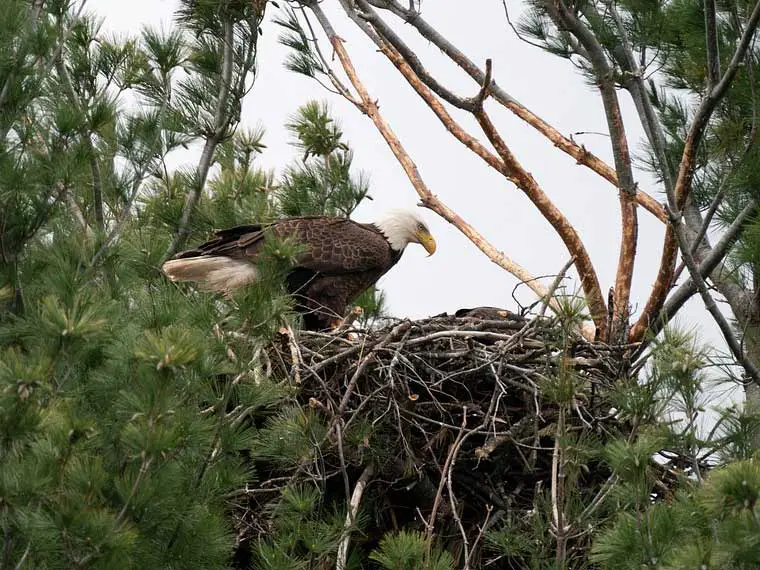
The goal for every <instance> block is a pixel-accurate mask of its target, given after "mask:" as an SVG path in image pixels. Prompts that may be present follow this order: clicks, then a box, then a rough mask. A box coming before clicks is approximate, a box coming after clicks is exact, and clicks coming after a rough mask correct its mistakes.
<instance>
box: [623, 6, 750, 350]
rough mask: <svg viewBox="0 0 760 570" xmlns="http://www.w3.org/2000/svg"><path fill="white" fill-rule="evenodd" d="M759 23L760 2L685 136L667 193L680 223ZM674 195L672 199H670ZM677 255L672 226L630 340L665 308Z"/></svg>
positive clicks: (642, 333)
mask: <svg viewBox="0 0 760 570" xmlns="http://www.w3.org/2000/svg"><path fill="white" fill-rule="evenodd" d="M758 21H760V0H758V2H757V4H755V7H754V10H753V11H752V15H751V16H750V18H749V21H748V22H747V27H746V28H745V29H744V33H743V34H742V37H741V39H740V41H739V44H738V46H737V48H736V51H735V52H734V55H733V57H732V58H731V62H730V63H729V65H728V67H727V68H726V71H725V73H724V74H723V77H722V78H721V80H720V82H719V83H718V84H717V85H716V86H715V87H714V88H713V89H712V90H711V91H709V92H708V93H707V95H706V96H705V97H704V98H703V99H702V102H701V103H700V105H699V108H698V109H697V113H696V115H695V117H694V120H693V121H692V124H691V127H690V128H689V132H688V134H687V136H686V140H685V144H684V150H683V154H682V157H681V163H680V165H679V168H678V177H677V178H676V183H675V187H674V189H673V190H672V191H669V192H668V202H669V203H671V202H672V204H671V206H670V207H671V210H672V212H671V213H672V215H673V216H675V217H676V218H678V219H680V218H681V216H682V211H681V210H682V209H683V207H684V204H685V202H686V199H687V197H688V194H689V192H690V190H691V183H692V180H693V178H694V168H695V165H694V160H695V158H696V153H697V150H698V148H699V145H700V143H701V142H702V136H703V134H704V130H705V128H706V127H707V123H708V121H709V120H710V117H711V116H712V113H713V111H714V110H715V107H716V106H717V104H718V103H719V102H720V100H721V99H722V98H723V97H724V96H725V94H726V92H727V91H728V88H729V87H730V85H731V82H732V81H733V79H734V77H735V76H736V72H737V71H738V69H739V65H740V64H741V62H742V61H743V59H744V56H745V54H746V52H747V49H748V48H749V45H750V43H751V40H752V38H753V37H754V34H755V32H756V30H757V25H758ZM671 195H672V196H671ZM671 197H672V200H671ZM677 253H678V240H677V237H676V235H675V231H674V225H673V224H672V223H671V224H670V225H669V226H668V228H667V229H666V230H665V240H664V243H663V250H662V257H661V260H660V269H659V271H658V273H657V280H656V281H655V284H654V286H653V288H652V293H651V294H650V296H649V299H648V300H647V304H646V306H645V308H644V311H643V313H642V315H641V317H640V318H639V320H638V322H637V323H636V324H635V326H634V327H633V329H632V330H631V335H630V340H631V341H632V342H636V341H638V340H641V338H643V336H644V334H645V332H646V330H647V328H648V327H649V325H650V323H651V322H653V321H654V320H655V319H656V318H657V316H658V314H659V312H660V310H661V309H662V307H663V304H664V302H665V298H666V297H667V294H668V291H669V290H670V287H671V284H672V280H673V274H674V272H675V263H676V255H677Z"/></svg>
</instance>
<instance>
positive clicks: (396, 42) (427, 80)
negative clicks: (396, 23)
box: [349, 1, 667, 223]
mask: <svg viewBox="0 0 760 570" xmlns="http://www.w3.org/2000/svg"><path fill="white" fill-rule="evenodd" d="M365 4H366V2H365ZM377 4H378V3H375V5H377ZM380 7H382V8H385V9H388V10H390V11H391V12H392V13H394V14H395V15H397V16H398V17H400V18H402V19H403V20H404V21H405V22H406V23H408V24H411V25H412V26H413V27H414V28H415V29H416V30H417V31H418V32H419V33H420V35H422V37H424V38H425V39H427V40H428V41H430V42H431V43H433V45H435V46H436V47H438V48H439V49H440V50H441V51H442V52H443V53H444V54H446V55H447V56H448V57H449V59H451V61H452V62H454V63H455V64H457V65H458V66H459V67H460V68H461V69H462V70H463V71H464V72H465V73H467V74H468V75H469V76H470V77H471V78H472V79H474V80H475V81H476V82H477V83H478V85H483V81H484V79H485V72H484V71H483V70H481V69H480V68H479V67H478V66H477V65H475V63H474V62H472V61H471V60H470V59H468V58H467V56H465V55H464V53H462V52H461V51H460V50H459V49H458V48H457V47H456V46H454V45H453V44H452V43H451V42H449V41H448V40H447V39H446V38H444V37H443V36H442V35H441V34H440V33H439V32H438V31H437V30H436V29H435V28H433V27H432V26H431V25H430V24H428V23H427V22H426V21H425V19H424V18H423V17H422V16H421V15H420V14H419V12H417V11H414V10H409V9H406V8H404V7H403V6H401V5H400V4H399V3H398V2H394V1H389V2H385V3H383V5H382V6H380ZM352 12H353V11H352ZM372 14H373V12H369V11H368V13H367V14H363V17H365V18H367V19H370V18H371V19H372V20H371V23H372V24H373V27H374V28H375V31H376V32H377V33H378V34H379V35H380V36H382V38H383V40H385V41H386V42H388V43H389V44H391V45H392V46H393V47H394V48H396V49H397V50H398V51H399V52H400V53H401V54H402V55H403V56H404V59H405V60H406V61H407V63H408V64H409V65H410V67H411V68H412V69H413V70H414V72H415V73H416V74H417V76H418V77H419V78H420V80H421V81H422V82H423V83H424V84H425V85H427V86H428V87H429V88H430V89H432V90H433V91H434V92H435V93H436V94H437V95H438V96H439V97H441V98H442V99H444V100H445V101H447V102H448V103H451V104H452V105H454V106H455V107H458V108H460V109H463V110H470V108H469V105H470V102H471V101H468V100H467V99H464V98H462V97H459V96H457V95H455V94H453V93H452V92H451V91H449V90H448V89H446V88H445V87H443V86H442V85H440V83H438V82H437V81H436V80H435V79H434V78H432V77H431V76H430V74H429V73H427V71H426V70H425V69H424V67H423V66H422V64H421V63H420V61H419V59H418V58H417V56H416V55H414V52H413V51H412V50H411V49H410V48H409V47H408V46H406V45H405V44H404V43H403V41H402V40H401V39H400V38H398V36H397V35H396V34H395V33H392V30H391V29H390V27H389V26H388V25H387V24H384V22H382V20H381V19H380V18H379V17H376V16H372ZM349 15H351V14H349ZM389 31H390V33H388V32H389ZM490 92H491V95H492V96H493V98H494V99H495V100H496V101H498V102H499V103H500V104H501V105H503V106H504V107H506V108H507V109H509V110H510V111H511V112H513V113H514V114H515V115H517V116H518V117H519V118H521V119H522V120H523V121H525V122H526V123H528V124H529V125H530V126H532V127H533V128H534V129H536V130H537V131H539V132H540V133H541V134H543V135H544V136H545V137H546V138H547V139H549V140H550V141H551V142H552V143H553V144H554V146H555V147H557V148H559V149H560V150H562V151H563V152H565V153H566V154H568V155H570V156H572V157H573V158H575V160H576V162H577V163H578V164H582V165H584V166H586V167H588V168H590V169H591V170H593V171H594V172H596V173H597V174H599V175H600V176H601V177H602V178H604V179H605V180H607V181H608V182H610V183H612V184H613V185H614V186H616V187H618V186H619V184H618V179H617V174H616V173H615V170H614V169H613V168H612V167H610V166H609V165H608V164H606V163H605V162H604V161H603V160H601V159H599V158H598V157H597V156H595V155H594V154H592V153H591V152H589V151H588V150H586V148H585V147H583V146H582V145H578V144H577V143H575V141H573V140H572V139H571V138H567V137H565V136H563V135H562V134H561V133H560V132H559V131H557V130H556V129H555V128H554V127H552V126H551V125H550V124H549V123H547V122H546V121H544V120H543V119H541V118H540V117H539V116H538V115H536V114H535V113H533V112H532V111H531V110H529V109H528V108H527V107H525V106H524V105H523V104H521V103H520V102H518V101H517V100H516V99H515V98H513V97H512V96H511V95H509V94H508V93H507V92H506V91H504V90H503V89H502V88H501V87H499V86H498V84H497V83H496V82H495V81H493V82H492V83H491V85H490ZM636 202H637V203H639V204H640V205H641V206H642V207H643V208H645V209H646V210H647V211H649V212H650V213H652V214H653V215H654V216H656V217H657V218H658V219H659V220H660V221H661V222H663V223H667V215H666V214H665V210H664V208H663V207H662V205H661V204H660V203H659V202H658V201H657V200H655V199H654V198H652V196H650V195H649V194H647V193H645V192H642V191H641V190H638V189H636Z"/></svg>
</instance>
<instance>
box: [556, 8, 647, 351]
mask: <svg viewBox="0 0 760 570" xmlns="http://www.w3.org/2000/svg"><path fill="white" fill-rule="evenodd" d="M546 8H547V11H548V13H549V14H550V16H551V17H552V19H553V20H554V21H555V23H556V24H557V25H558V26H560V27H562V28H564V29H567V30H568V31H569V32H571V33H572V34H573V35H575V37H576V38H578V41H579V42H580V44H581V45H582V46H583V48H584V49H585V50H586V53H587V54H588V57H589V59H590V62H591V65H592V67H593V69H594V74H595V75H596V81H597V87H598V88H599V93H600V95H601V98H602V104H603V106H604V112H605V115H606V118H607V130H608V131H609V133H610V141H611V143H612V156H613V159H614V162H615V173H616V175H617V180H618V184H619V192H618V195H619V199H620V213H621V236H620V253H619V257H618V266H617V275H616V277H615V295H614V298H615V310H614V313H613V323H612V329H611V330H610V331H609V338H608V340H614V341H616V342H622V341H623V338H624V337H625V336H627V334H626V333H627V330H626V329H627V326H628V315H629V308H628V307H629V305H630V298H631V283H632V282H633V269H634V265H635V261H636V246H637V242H638V217H637V213H636V205H635V197H636V183H635V182H634V179H633V169H632V166H631V155H630V152H629V150H628V138H627V137H626V134H625V126H624V124H623V117H622V114H621V111H620V102H619V101H618V97H617V92H616V91H615V82H614V77H613V69H612V67H611V66H610V64H609V62H608V61H607V56H606V55H605V53H604V49H603V48H602V45H601V44H600V43H599V40H598V39H597V38H596V36H595V35H594V34H593V33H592V31H591V30H590V29H588V28H587V27H586V26H585V25H584V24H583V23H582V22H581V21H580V20H579V19H578V18H577V17H576V16H575V14H574V13H573V12H571V11H570V10H568V9H567V7H566V6H565V5H564V3H563V2H562V1H559V2H547V3H546ZM602 338H605V337H604V336H603V337H602Z"/></svg>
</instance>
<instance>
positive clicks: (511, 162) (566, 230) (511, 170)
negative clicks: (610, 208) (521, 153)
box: [475, 109, 607, 338]
mask: <svg viewBox="0 0 760 570" xmlns="http://www.w3.org/2000/svg"><path fill="white" fill-rule="evenodd" d="M475 118H476V119H477V120H478V123H479V124H480V126H481V128H482V129H483V132H484V133H485V134H486V137H488V140H489V141H491V144H492V145H493V146H494V148H495V149H496V152H497V153H498V154H499V156H501V158H502V160H503V161H504V170H503V174H504V175H505V176H506V177H507V178H508V179H509V180H510V181H512V182H513V183H514V184H516V185H517V187H518V188H520V189H521V190H522V191H523V192H524V193H525V194H526V195H527V196H528V198H529V199H530V201H531V202H533V204H534V205H535V206H536V208H537V209H538V210H539V211H540V212H541V214H542V215H543V216H544V218H546V220H547V221H548V222H549V223H550V224H551V225H552V227H553V228H554V229H555V231H556V232H557V234H559V236H560V238H561V239H562V242H563V243H564V244H565V247H566V248H567V250H568V251H569V252H570V254H571V255H572V256H574V257H575V267H576V269H577V270H578V274H579V276H580V279H581V286H582V287H583V292H584V294H585V296H586V302H587V303H588V306H589V311H590V312H591V318H592V319H593V320H594V324H595V325H596V328H597V329H598V331H599V334H600V336H601V337H602V338H605V333H606V328H607V327H606V322H605V315H606V312H607V308H606V305H605V303H604V297H603V296H602V289H601V287H600V285H599V278H598V277H597V275H596V270H595V269H594V264H593V263H592V262H591V258H590V257H589V255H588V252H587V251H586V247H585V246H584V245H583V242H582V241H581V238H580V236H579V235H578V232H577V231H575V228H574V227H573V226H572V224H571V223H570V222H569V220H568V219H567V218H566V217H565V215H564V214H563V213H562V212H561V211H560V209H559V208H557V207H556V206H555V205H554V203H553V202H552V201H551V200H549V197H548V196H546V194H545V193H544V192H543V190H541V187H540V186H539V185H538V183H537V182H536V180H535V179H534V178H533V176H532V175H531V174H530V173H529V172H526V171H525V170H524V169H523V167H522V165H521V164H520V163H519V162H518V161H517V159H516V158H515V156H514V155H513V154H512V151H510V149H509V147H507V145H506V143H505V142H504V140H503V139H502V138H501V136H500V135H499V133H498V131H497V130H496V127H495V126H494V125H493V123H492V122H491V119H490V117H489V116H488V115H487V114H486V112H485V111H484V110H482V109H481V110H479V111H477V112H476V113H475Z"/></svg>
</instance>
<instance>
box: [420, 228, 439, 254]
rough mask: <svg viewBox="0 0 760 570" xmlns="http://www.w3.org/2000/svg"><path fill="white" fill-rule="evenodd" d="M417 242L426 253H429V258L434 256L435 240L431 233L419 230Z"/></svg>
mask: <svg viewBox="0 0 760 570" xmlns="http://www.w3.org/2000/svg"><path fill="white" fill-rule="evenodd" d="M417 241H418V242H419V244H420V245H421V246H422V247H424V248H425V251H427V252H428V257H430V256H431V255H433V254H434V253H435V248H436V244H435V239H434V238H433V236H432V235H430V232H428V231H427V230H418V231H417Z"/></svg>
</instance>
